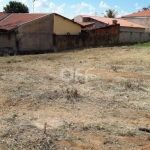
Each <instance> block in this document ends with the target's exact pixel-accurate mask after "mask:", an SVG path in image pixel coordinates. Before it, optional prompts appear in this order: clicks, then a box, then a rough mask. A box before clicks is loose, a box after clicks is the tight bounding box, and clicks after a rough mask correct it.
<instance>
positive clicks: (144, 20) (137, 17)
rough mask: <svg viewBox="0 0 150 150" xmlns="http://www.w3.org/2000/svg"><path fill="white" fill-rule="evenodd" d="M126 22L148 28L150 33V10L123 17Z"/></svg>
mask: <svg viewBox="0 0 150 150" xmlns="http://www.w3.org/2000/svg"><path fill="white" fill-rule="evenodd" d="M121 18H122V19H124V20H127V21H130V22H133V23H137V24H140V25H143V26H147V27H148V29H146V31H150V10H145V11H140V12H137V13H133V14H129V15H126V16H122V17H121Z"/></svg>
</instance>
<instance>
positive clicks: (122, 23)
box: [82, 16, 148, 28]
mask: <svg viewBox="0 0 150 150" xmlns="http://www.w3.org/2000/svg"><path fill="white" fill-rule="evenodd" d="M82 17H88V18H91V19H94V20H97V21H100V22H103V23H105V24H108V25H112V21H113V20H117V23H118V24H120V26H121V27H131V28H148V27H145V26H142V25H139V24H136V23H132V22H129V21H126V20H124V19H116V18H105V17H98V16H82Z"/></svg>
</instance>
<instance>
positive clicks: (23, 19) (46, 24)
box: [0, 13, 81, 54]
mask: <svg viewBox="0 0 150 150" xmlns="http://www.w3.org/2000/svg"><path fill="white" fill-rule="evenodd" d="M0 18H1V21H0V54H4V53H12V54H16V53H17V52H19V53H24V52H29V53H30V52H37V53H41V52H47V51H53V50H54V47H55V43H54V40H53V37H54V36H55V35H68V34H69V35H79V34H80V33H81V25H80V24H78V23H76V22H74V21H72V20H70V19H68V18H66V17H64V16H61V15H59V14H56V13H52V14H19V13H18V14H14V13H13V14H5V13H4V14H3V13H0Z"/></svg>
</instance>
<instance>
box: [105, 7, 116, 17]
mask: <svg viewBox="0 0 150 150" xmlns="http://www.w3.org/2000/svg"><path fill="white" fill-rule="evenodd" d="M117 14H118V13H117V11H116V10H112V9H108V10H106V12H105V13H104V17H106V18H116V17H117Z"/></svg>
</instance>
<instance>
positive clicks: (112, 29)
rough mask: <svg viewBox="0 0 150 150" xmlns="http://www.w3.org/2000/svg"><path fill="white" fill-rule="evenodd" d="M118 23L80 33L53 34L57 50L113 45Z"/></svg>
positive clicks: (116, 41)
mask: <svg viewBox="0 0 150 150" xmlns="http://www.w3.org/2000/svg"><path fill="white" fill-rule="evenodd" d="M119 27H120V26H119V25H112V26H108V27H104V28H98V29H93V30H89V31H87V32H83V33H82V34H81V35H54V36H53V40H54V45H55V47H56V49H57V50H58V51H60V50H66V49H74V48H79V47H88V46H92V47H95V46H104V45H115V44H117V43H118V38H119Z"/></svg>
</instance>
